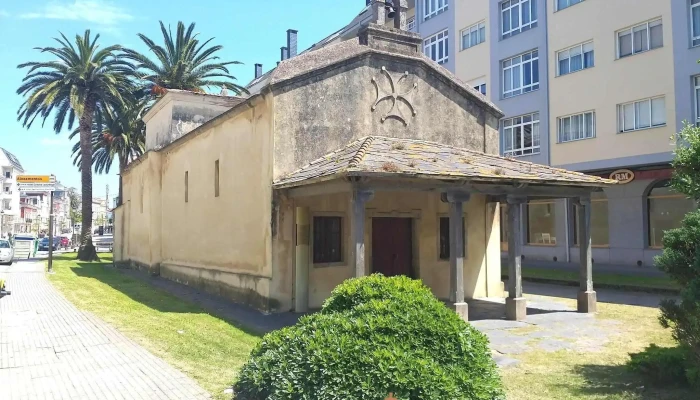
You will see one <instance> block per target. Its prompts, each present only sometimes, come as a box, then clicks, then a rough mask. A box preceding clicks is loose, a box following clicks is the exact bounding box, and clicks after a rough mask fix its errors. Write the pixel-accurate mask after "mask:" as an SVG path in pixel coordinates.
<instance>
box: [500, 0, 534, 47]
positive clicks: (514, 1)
mask: <svg viewBox="0 0 700 400" xmlns="http://www.w3.org/2000/svg"><path fill="white" fill-rule="evenodd" d="M536 26H537V0H506V1H504V2H502V3H501V37H503V38H504V39H505V38H507V37H511V36H513V35H517V34H518V33H520V32H525V31H526V30H528V29H531V28H534V27H536Z"/></svg>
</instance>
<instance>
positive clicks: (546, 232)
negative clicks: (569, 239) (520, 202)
mask: <svg viewBox="0 0 700 400" xmlns="http://www.w3.org/2000/svg"><path fill="white" fill-rule="evenodd" d="M554 206H555V204H554V202H553V201H530V202H528V203H527V242H528V243H529V244H539V245H552V246H553V245H556V244H557V235H556V231H555V226H556V220H557V218H556V212H555V211H556V210H555V207H554Z"/></svg>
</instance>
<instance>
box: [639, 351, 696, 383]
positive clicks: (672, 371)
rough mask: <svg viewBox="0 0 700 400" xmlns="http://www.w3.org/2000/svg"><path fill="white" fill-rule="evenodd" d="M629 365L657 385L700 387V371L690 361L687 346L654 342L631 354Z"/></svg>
mask: <svg viewBox="0 0 700 400" xmlns="http://www.w3.org/2000/svg"><path fill="white" fill-rule="evenodd" d="M627 367H628V368H629V369H630V370H631V371H634V372H636V373H638V374H641V375H643V376H644V377H645V378H646V379H647V380H648V381H649V383H651V384H654V385H657V386H692V387H694V388H695V389H700V371H698V369H697V368H696V367H694V366H693V365H692V363H691V362H690V351H689V349H688V348H686V347H682V346H678V347H659V346H657V345H655V344H652V345H650V346H649V347H647V348H646V349H644V351H642V352H639V353H633V354H630V360H629V362H628V363H627Z"/></svg>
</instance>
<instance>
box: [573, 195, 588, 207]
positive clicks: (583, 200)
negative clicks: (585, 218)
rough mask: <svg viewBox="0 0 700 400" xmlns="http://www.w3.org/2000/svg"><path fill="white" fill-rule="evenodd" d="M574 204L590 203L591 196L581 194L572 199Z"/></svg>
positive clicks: (583, 204) (585, 204)
mask: <svg viewBox="0 0 700 400" xmlns="http://www.w3.org/2000/svg"><path fill="white" fill-rule="evenodd" d="M574 204H576V205H577V206H589V205H591V196H581V197H576V198H575V199H574Z"/></svg>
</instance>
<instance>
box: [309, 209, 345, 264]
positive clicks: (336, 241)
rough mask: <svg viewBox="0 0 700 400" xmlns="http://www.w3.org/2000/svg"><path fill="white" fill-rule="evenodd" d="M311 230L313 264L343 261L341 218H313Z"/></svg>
mask: <svg viewBox="0 0 700 400" xmlns="http://www.w3.org/2000/svg"><path fill="white" fill-rule="evenodd" d="M313 230H314V232H313V239H314V241H313V256H314V264H321V263H334V262H341V261H343V256H342V252H341V250H342V246H341V244H342V232H343V231H342V218H341V217H314V220H313Z"/></svg>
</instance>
